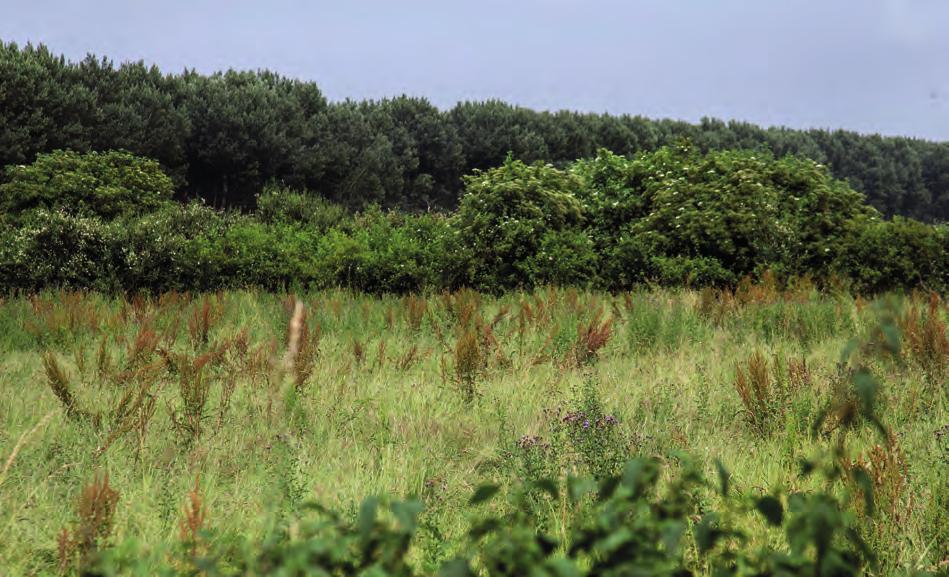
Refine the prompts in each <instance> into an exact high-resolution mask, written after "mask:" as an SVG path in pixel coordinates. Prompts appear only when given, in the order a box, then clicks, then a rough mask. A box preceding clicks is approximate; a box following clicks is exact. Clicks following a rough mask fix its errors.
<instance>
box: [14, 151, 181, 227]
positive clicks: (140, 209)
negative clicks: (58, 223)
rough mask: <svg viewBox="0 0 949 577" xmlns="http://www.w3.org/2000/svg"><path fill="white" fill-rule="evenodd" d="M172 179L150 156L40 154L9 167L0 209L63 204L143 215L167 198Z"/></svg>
mask: <svg viewBox="0 0 949 577" xmlns="http://www.w3.org/2000/svg"><path fill="white" fill-rule="evenodd" d="M173 192H174V184H173V183H172V180H171V179H170V178H169V177H168V176H166V175H165V173H163V172H162V170H161V167H160V166H159V165H158V163H157V162H155V161H154V160H150V159H147V158H142V157H138V156H134V155H132V154H129V153H127V152H121V151H110V152H88V153H85V154H80V153H78V152H73V151H69V150H57V151H55V152H50V153H48V154H40V155H39V156H38V157H37V158H36V161H35V162H34V163H33V164H31V165H29V166H22V165H20V166H10V167H8V168H7V171H6V182H4V183H3V184H0V212H3V213H8V214H18V213H22V212H25V211H29V210H31V209H36V208H45V209H60V208H62V209H68V210H71V211H75V212H79V213H81V214H85V215H96V216H101V217H103V218H114V217H117V216H121V215H127V214H143V213H146V212H148V211H151V210H155V209H157V208H159V207H161V206H162V205H163V204H165V203H167V202H169V201H171V196H172V193H173Z"/></svg>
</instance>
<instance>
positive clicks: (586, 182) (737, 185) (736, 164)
mask: <svg viewBox="0 0 949 577" xmlns="http://www.w3.org/2000/svg"><path fill="white" fill-rule="evenodd" d="M572 172H573V173H574V174H575V175H576V176H577V177H578V178H579V179H580V180H581V181H582V183H583V185H582V186H581V187H580V188H579V189H578V190H579V195H580V199H581V201H582V203H583V208H584V213H585V216H586V219H587V222H588V225H589V229H590V235H591V237H592V238H593V239H594V242H595V244H596V246H597V250H598V251H599V252H600V254H601V255H602V258H603V260H604V261H605V262H606V263H608V264H606V265H605V268H606V269H607V270H610V271H611V275H613V276H614V277H615V278H617V279H618V280H619V285H620V286H622V287H628V286H629V285H630V284H632V283H635V282H637V281H639V280H642V278H643V277H647V278H648V277H653V278H655V279H656V280H659V281H661V282H665V283H668V284H676V285H678V284H685V283H692V284H698V285H707V284H733V283H734V282H736V281H737V280H738V279H739V278H741V277H743V276H745V275H749V274H759V273H761V272H763V271H764V270H778V271H780V272H782V273H784V274H785V275H786V276H794V275H801V274H805V273H811V274H814V275H820V274H824V273H826V272H828V271H827V268H828V266H829V264H830V263H831V262H832V261H833V259H834V258H835V256H836V254H837V253H838V252H839V251H840V250H841V248H842V247H843V246H844V245H845V243H846V239H847V234H848V233H849V231H850V229H851V226H852V223H854V221H855V220H856V219H857V218H859V217H872V216H873V215H874V212H873V211H872V210H870V209H868V208H866V207H865V206H864V205H863V204H862V201H863V198H862V196H861V195H860V194H859V193H857V192H855V191H854V190H852V189H851V188H850V187H849V186H847V185H846V184H845V183H843V182H840V181H836V180H834V179H833V178H831V176H830V174H829V172H828V171H827V170H826V168H824V167H822V166H821V165H818V164H816V163H814V162H812V161H809V160H804V159H797V158H792V157H788V158H784V159H781V160H774V159H773V158H771V157H770V156H769V155H767V154H761V153H756V152H750V151H721V152H711V153H708V154H705V155H702V154H699V153H698V152H696V151H695V150H694V149H692V148H690V147H688V146H681V147H677V148H668V147H667V148H662V149H659V150H658V151H656V152H651V153H644V154H641V155H639V156H637V157H635V158H633V159H626V158H623V157H620V156H616V155H614V154H612V153H610V152H608V151H600V152H599V154H598V155H597V157H596V158H593V159H589V160H581V161H578V162H577V163H576V164H575V165H574V167H573V169H572Z"/></svg>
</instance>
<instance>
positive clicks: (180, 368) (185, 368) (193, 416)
mask: <svg viewBox="0 0 949 577" xmlns="http://www.w3.org/2000/svg"><path fill="white" fill-rule="evenodd" d="M164 354H165V358H166V361H167V363H168V365H169V368H171V369H172V370H174V371H175V372H176V373H177V375H178V395H179V397H180V398H181V409H180V411H175V412H173V413H172V415H171V419H172V422H173V423H174V425H175V429H176V430H177V431H178V432H179V433H181V434H183V435H184V441H185V442H186V443H193V442H195V441H197V439H198V438H199V437H200V436H201V432H202V430H203V425H202V423H203V421H204V419H205V408H206V406H207V402H208V398H209V396H210V392H211V384H212V379H211V378H210V377H208V375H207V373H206V372H205V368H206V367H207V366H208V364H209V363H210V362H211V360H212V359H213V357H214V354H213V353H205V354H203V355H198V356H197V357H194V358H191V357H189V356H188V355H186V354H176V353H170V352H165V353H164Z"/></svg>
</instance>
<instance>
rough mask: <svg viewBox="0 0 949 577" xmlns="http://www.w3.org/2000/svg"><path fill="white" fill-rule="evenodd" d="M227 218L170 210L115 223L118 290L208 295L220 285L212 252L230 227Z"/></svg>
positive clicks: (198, 208) (199, 209) (194, 207)
mask: <svg viewBox="0 0 949 577" xmlns="http://www.w3.org/2000/svg"><path fill="white" fill-rule="evenodd" d="M230 220H231V219H229V218H228V217H227V216H226V215H223V214H221V213H219V212H218V211H215V210H213V209H211V208H208V207H206V206H203V205H201V204H199V203H191V204H188V205H177V204H169V205H167V206H165V207H162V208H161V209H159V210H157V211H155V212H153V213H151V214H148V215H144V216H141V217H127V218H124V219H120V220H119V221H117V226H116V231H115V237H114V243H115V246H116V250H115V252H116V253H117V254H119V255H121V257H122V258H121V267H120V269H119V271H118V272H117V274H118V278H119V284H120V285H121V287H122V288H124V289H125V290H127V291H133V292H137V291H146V292H152V293H159V292H164V291H168V290H178V291H188V290H212V289H214V288H217V287H218V286H219V285H218V283H219V282H220V278H219V276H218V275H219V274H220V269H219V268H218V263H219V256H218V255H216V254H215V251H214V250H213V249H212V248H211V244H212V240H213V239H218V238H220V237H221V236H222V235H223V234H224V233H225V231H226V230H227V229H228V227H229V226H230Z"/></svg>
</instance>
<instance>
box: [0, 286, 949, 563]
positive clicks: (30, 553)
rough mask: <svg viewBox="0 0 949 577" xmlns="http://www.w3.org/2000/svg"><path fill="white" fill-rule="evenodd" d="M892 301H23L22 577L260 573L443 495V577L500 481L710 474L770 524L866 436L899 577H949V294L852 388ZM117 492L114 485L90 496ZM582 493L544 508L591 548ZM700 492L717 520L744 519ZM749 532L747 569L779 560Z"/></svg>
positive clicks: (17, 341)
mask: <svg viewBox="0 0 949 577" xmlns="http://www.w3.org/2000/svg"><path fill="white" fill-rule="evenodd" d="M884 300H889V299H878V300H870V301H867V300H863V299H861V300H859V301H858V300H854V299H850V298H849V297H841V296H828V295H821V294H817V293H814V292H812V291H796V292H782V291H778V290H777V289H776V288H774V287H767V286H765V287H756V286H754V285H749V286H744V287H741V289H740V290H739V291H735V292H723V291H703V292H701V293H698V292H692V291H664V290H656V291H639V292H635V293H627V294H618V295H610V294H605V293H596V292H583V291H577V290H563V289H544V290H538V291H535V292H531V293H511V294H506V295H501V296H499V297H490V296H486V295H481V294H478V293H474V292H471V291H460V292H455V293H445V294H438V295H426V296H412V297H368V296H361V295H357V294H353V293H351V292H347V291H328V292H324V293H314V294H300V295H295V296H291V295H275V294H266V293H252V292H235V293H221V294H215V295H196V296H188V295H178V294H169V295H164V296H161V297H154V298H132V299H108V298H105V297H102V296H99V295H94V294H83V293H46V294H40V295H35V296H33V297H30V298H25V297H11V298H7V299H5V300H4V301H3V303H2V304H0V327H26V326H29V327H30V328H29V330H25V329H24V330H23V331H22V333H17V334H16V335H15V336H11V337H9V338H6V337H0V456H2V457H3V458H4V459H5V460H4V463H9V464H8V465H5V466H4V473H3V475H0V573H3V574H10V575H18V574H50V573H57V572H59V571H60V569H61V567H62V568H63V569H64V570H66V571H67V572H73V573H75V572H78V571H80V570H81V568H82V564H83V563H87V564H88V563H91V559H92V558H93V557H95V556H96V555H97V553H96V551H100V550H102V549H103V548H110V550H111V548H112V547H113V546H119V548H118V549H116V550H117V551H121V545H122V544H124V543H129V542H130V539H131V538H135V539H137V540H138V542H139V543H148V544H149V545H150V547H149V548H147V549H146V550H144V551H143V550H141V549H136V551H139V553H137V554H138V555H140V557H141V558H140V559H138V561H139V562H140V563H141V566H142V567H144V568H145V569H143V573H142V574H148V570H149V569H155V568H157V567H159V566H162V565H163V564H166V561H167V559H168V558H169V556H172V557H174V555H173V554H172V553H171V551H172V550H175V551H179V552H180V551H184V552H185V553H186V554H185V558H187V559H190V561H187V563H186V565H187V567H190V568H191V569H190V570H192V571H195V572H196V571H200V570H201V569H200V563H198V561H200V558H201V557H202V556H203V555H205V554H207V553H212V552H213V553H215V554H218V555H223V556H225V557H226V558H227V559H228V560H229V561H230V562H234V563H237V560H238V559H239V558H240V553H241V551H240V546H239V545H237V544H236V543H239V542H240V540H241V539H246V540H248V541H253V542H255V543H261V542H262V541H261V540H262V539H263V542H266V539H268V538H270V537H274V536H275V535H277V534H279V535H282V537H280V539H285V538H290V539H291V541H292V537H293V535H294V534H295V533H294V531H301V532H306V531H308V530H309V529H307V528H304V527H302V526H301V525H295V524H294V523H296V518H295V517H292V516H291V513H292V514H296V513H299V512H300V511H302V510H304V509H305V508H306V504H307V503H309V502H319V503H322V504H325V505H328V506H330V507H332V508H333V509H334V510H337V511H340V512H341V513H340V515H341V521H340V522H341V523H343V525H345V524H346V523H348V522H349V521H353V520H358V519H359V518H360V513H359V510H358V504H359V503H360V502H362V500H363V498H364V497H366V496H367V495H374V494H389V495H420V496H422V497H421V498H422V501H423V502H424V505H425V512H424V513H421V514H419V516H418V530H417V532H416V533H415V534H414V535H415V536H414V537H412V539H413V540H412V541H411V542H412V543H413V545H412V546H411V547H410V548H409V549H408V550H407V551H408V552H407V555H408V561H409V562H411V563H412V564H414V566H416V567H420V568H421V569H420V571H421V572H422V573H434V572H435V571H436V570H437V569H438V568H439V567H441V566H442V565H443V563H444V562H445V561H447V560H449V559H450V558H451V557H452V556H454V555H455V554H457V553H458V552H459V551H462V550H463V549H464V548H465V547H468V541H467V539H468V537H467V536H466V535H467V531H468V529H469V527H468V525H467V524H466V521H465V519H466V518H467V517H466V515H467V513H466V511H467V509H466V503H467V501H468V499H469V498H470V495H471V492H472V489H473V487H474V486H475V485H477V484H479V483H481V482H484V481H487V482H493V483H495V484H498V485H505V486H507V485H509V484H510V482H511V481H512V480H513V479H515V478H519V477H526V476H529V475H532V474H534V473H532V471H533V472H535V473H536V472H544V474H545V475H553V476H554V477H558V476H559V477H560V478H561V480H562V481H563V483H566V482H567V481H566V479H567V474H568V473H575V474H584V473H590V474H594V475H600V476H603V475H607V474H608V472H615V470H616V468H617V467H618V466H620V465H618V463H621V462H622V461H623V460H624V459H626V458H629V457H636V456H642V457H646V458H656V459H658V460H659V461H660V462H663V463H665V464H666V466H668V467H671V469H664V470H667V471H668V473H663V477H662V479H666V477H669V478H672V477H674V476H675V475H674V473H676V472H678V471H681V470H682V467H684V466H685V465H684V463H685V459H686V457H685V455H686V454H688V455H691V456H692V458H693V459H694V460H695V462H698V463H705V464H706V466H705V470H704V472H705V473H706V475H707V476H708V477H710V478H714V477H715V475H716V474H717V473H716V472H715V471H716V469H715V468H714V467H713V465H712V463H714V462H715V461H716V460H718V461H719V462H721V463H722V465H723V467H724V468H725V469H727V470H728V471H729V472H730V473H729V477H728V478H729V484H730V491H731V492H732V493H733V494H735V495H740V496H742V497H744V498H747V499H760V498H763V497H764V496H766V495H770V494H771V492H772V490H774V491H777V488H778V487H789V486H790V487H791V488H793V489H794V490H796V491H799V492H801V493H803V494H810V493H814V492H817V491H822V490H823V488H824V484H823V482H822V481H820V480H819V479H816V478H812V477H800V476H799V475H798V474H799V467H800V462H801V460H802V459H803V458H805V457H806V456H807V455H809V454H811V453H813V452H814V451H817V450H819V449H820V448H821V447H825V446H828V444H831V445H832V444H833V443H832V441H833V440H834V439H835V438H836V437H837V436H839V435H842V434H843V432H842V431H843V427H842V425H839V423H842V422H845V421H846V422H847V423H848V425H847V426H848V427H849V428H848V429H847V433H846V434H847V435H848V444H847V447H849V449H848V450H849V451H850V452H848V453H847V454H846V455H842V456H841V457H840V458H839V459H837V461H836V462H837V463H838V465H837V466H838V467H839V468H840V469H841V470H843V469H844V464H845V463H846V464H847V466H852V467H853V468H854V470H856V469H859V470H863V471H866V472H867V478H868V479H869V481H870V482H871V483H872V485H873V488H874V494H875V495H878V503H877V505H878V508H879V509H880V510H881V511H885V514H883V516H875V517H872V518H871V517H869V516H864V513H865V511H863V510H862V509H861V508H860V507H862V505H859V504H858V503H857V501H856V500H855V502H854V503H855V504H854V506H853V509H852V510H851V511H850V513H851V514H853V515H854V517H855V518H856V519H858V525H857V527H858V528H859V530H860V531H861V532H863V534H865V535H866V537H867V539H868V541H869V542H870V543H872V545H873V547H874V550H875V551H876V553H877V556H878V558H879V565H878V568H877V569H876V570H875V571H876V573H877V574H901V573H906V572H909V571H911V570H917V569H925V570H931V571H938V570H941V568H944V567H946V566H947V565H946V564H947V562H949V551H947V550H946V549H945V546H944V544H945V543H946V539H947V538H949V533H947V530H946V528H945V527H946V525H947V523H946V522H947V521H949V517H947V516H946V514H945V513H944V509H945V505H946V504H947V503H949V483H947V481H946V477H947V476H946V475H944V474H943V473H942V471H944V470H945V463H946V456H945V455H947V454H949V450H947V449H945V446H949V445H946V444H945V443H946V440H945V439H947V438H949V434H943V433H944V427H945V425H946V422H947V419H949V398H947V397H949V395H947V389H949V388H947V387H946V386H945V384H946V383H945V366H946V365H945V363H946V357H945V355H946V352H945V350H944V348H945V347H944V344H945V337H946V319H947V310H946V307H945V305H944V302H943V300H942V297H941V296H939V295H936V296H935V297H932V296H930V295H916V296H912V297H910V298H904V299H893V300H894V301H895V303H896V305H895V306H897V307H898V310H897V311H896V314H895V319H896V320H895V325H894V326H895V327H897V330H898V332H899V333H901V334H902V335H903V338H902V348H901V349H900V350H899V351H897V353H895V354H894V355H889V356H888V355H886V354H884V353H883V350H882V349H874V348H873V347H866V348H865V350H862V352H861V354H862V357H861V364H860V365H859V366H858V365H856V364H853V363H851V364H841V357H840V351H841V350H843V349H845V348H846V346H847V343H848V342H849V341H850V340H851V338H853V337H854V336H855V335H865V334H867V333H868V331H870V329H871V328H872V327H873V326H875V325H876V323H877V318H876V315H877V312H876V309H877V305H878V304H880V302H882V301H884ZM884 337H885V335H883V336H882V337H881V338H884ZM863 369H870V370H872V371H873V372H874V373H875V374H878V375H879V379H880V381H881V382H883V383H885V389H884V391H885V392H882V393H881V394H880V395H881V396H880V403H881V407H882V411H883V412H882V413H881V414H882V415H883V416H882V417H881V419H882V420H883V422H884V424H885V425H886V426H887V428H888V429H889V430H890V431H892V433H893V435H894V437H893V438H894V441H893V444H892V445H890V444H889V443H887V442H881V441H880V440H879V439H878V438H877V437H875V433H874V427H873V425H872V423H870V422H869V421H868V420H867V419H866V418H865V417H860V416H859V411H858V410H857V409H859V407H860V397H859V396H858V395H857V393H856V392H855V389H854V388H853V387H852V386H851V385H850V383H852V382H853V381H854V379H855V378H858V377H859V378H861V379H862V378H863V377H862V375H863V374H864V373H862V372H861V370H863ZM858 380H859V379H858ZM861 382H862V381H861ZM861 386H863V385H861ZM866 386H867V387H870V388H872V387H871V385H866ZM838 401H839V402H838ZM848 403H849V404H848ZM831 406H832V407H834V408H835V409H834V410H837V412H836V413H833V414H832V415H831V416H830V417H828V420H827V421H826V422H825V423H824V424H823V425H822V426H821V427H819V428H817V429H816V430H815V431H814V432H813V434H810V431H811V430H810V428H809V425H810V423H811V422H812V421H814V419H815V418H816V417H817V416H818V413H819V412H820V411H821V409H822V408H827V407H831ZM848 407H849V408H848ZM827 410H828V411H830V409H827ZM557 411H560V412H559V413H558V412H557ZM51 413H52V414H53V416H52V417H50V418H49V420H48V421H46V424H45V425H44V426H43V427H42V428H41V430H38V431H37V432H36V433H31V431H33V430H34V429H35V428H36V427H37V423H39V422H41V421H42V419H43V416H44V415H49V414H51ZM568 414H569V415H571V416H570V418H569V419H567V417H568ZM580 414H582V415H583V417H584V418H579V415H580ZM828 414H831V412H828ZM554 415H559V416H558V417H555V416H554ZM851 415H857V416H856V417H852V418H851ZM607 417H609V419H607ZM565 419H566V420H565ZM585 421H588V422H589V423H590V424H589V427H586V428H585V427H584V422H585ZM598 423H599V425H598ZM835 423H836V424H835ZM590 431H593V433H591V432H590ZM21 439H24V440H23V441H22V442H21V441H20V440H21ZM877 445H879V448H875V447H877ZM11 454H13V455H15V458H14V459H12V460H8V458H9V456H10V455H11ZM105 467H107V468H108V470H109V476H108V479H107V480H103V477H101V476H100V477H98V478H97V477H95V475H94V472H95V471H96V470H100V469H104V468H105ZM199 475H200V479H201V481H200V484H198V483H197V482H196V481H195V479H196V478H197V477H198V476H199ZM851 477H854V475H852V476H851ZM84 486H89V487H93V488H91V489H89V490H88V495H87V496H86V497H81V499H85V504H84V505H81V506H80V505H79V504H78V500H79V499H77V498H76V496H77V495H81V494H83V493H82V488H83V487H84ZM560 489H563V491H564V492H563V493H562V494H561V495H560V497H561V499H560V500H552V501H551V500H548V498H547V497H543V496H542V495H543V494H545V492H546V490H545V489H543V488H537V487H535V488H534V489H532V491H533V493H532V494H533V495H535V497H532V499H533V500H532V501H531V502H532V503H534V505H536V507H537V508H536V511H538V512H539V514H542V516H543V519H544V521H543V522H544V523H546V524H549V525H544V526H545V527H548V526H549V527H551V528H556V530H554V529H551V530H552V531H553V534H555V535H558V536H559V537H558V538H561V539H568V538H569V536H570V535H571V526H570V522H569V520H570V519H571V518H572V517H571V515H572V513H571V511H572V509H571V505H570V503H569V499H568V497H567V495H568V493H569V491H567V490H566V485H563V486H562V487H560ZM862 489H863V485H860V484H857V485H854V486H853V487H851V489H850V490H852V491H854V492H855V493H856V492H859V491H861V490H862ZM690 490H692V489H690ZM694 491H696V492H697V493H696V495H698V496H699V497H700V500H701V501H702V502H703V503H705V505H706V506H708V507H710V508H714V507H716V506H718V505H721V504H723V503H725V502H726V500H725V499H724V498H723V497H722V496H720V495H718V494H717V493H716V492H715V491H706V489H703V488H699V487H696V488H695V489H694ZM501 493H502V494H503V493H504V491H501ZM119 495H121V498H119ZM183 504H184V509H183V508H182V506H183ZM534 505H532V506H534ZM492 507H497V509H498V511H504V510H507V509H506V507H507V506H506V505H503V504H501V503H500V502H498V503H496V504H492ZM380 510H381V509H380ZM390 513H391V511H390V512H389V513H386V515H388V514H390ZM84 518H88V519H89V521H88V524H89V526H88V527H85V528H84V527H83V526H82V523H83V522H84V521H82V519H84ZM366 518H368V517H366ZM736 518H741V519H744V517H741V516H740V515H739V516H737V517H736ZM96 519H99V521H96ZM387 520H388V517H384V516H382V517H377V518H376V521H377V522H378V523H382V524H385V523H386V522H387ZM212 521H213V523H212ZM354 522H355V521H354ZM367 523H368V521H367ZM741 523H743V524H742V525H741V526H740V529H742V530H743V534H744V535H745V536H746V537H745V539H746V540H747V543H748V546H749V547H765V546H772V545H774V543H776V542H779V541H780V539H779V538H778V536H777V535H776V533H774V532H770V533H769V532H768V531H762V530H760V529H761V527H760V523H758V522H754V521H752V520H745V521H741ZM698 524H699V521H698V520H693V521H690V526H689V528H688V531H690V532H691V531H692V530H693V529H694V528H695V526H697V525H698ZM341 526H342V525H341ZM341 526H340V527H341ZM373 526H374V527H377V528H378V527H381V525H373ZM394 526H396V527H397V526H398V525H397V524H396V525H394ZM90 527H91V528H90ZM95 527H99V528H95ZM331 527H333V529H332V530H333V531H336V530H338V529H339V527H337V526H336V525H332V526H331ZM64 528H65V533H64V532H63V529H64ZM106 528H108V531H106ZM281 528H282V529H281ZM211 529H213V531H210V530H211ZM339 530H341V529H339ZM212 533H213V536H212ZM346 534H347V535H348V534H349V533H346ZM355 534H356V533H353V535H355ZM372 534H375V533H372ZM688 534H691V533H688ZM80 535H85V536H80ZM89 535H94V536H96V537H95V538H92V537H88V536H89ZM399 535H402V533H399ZM403 537H404V535H403ZM403 537H399V538H403ZM274 538H276V537H274ZM353 538H354V539H355V537H353ZM280 542H281V543H283V542H284V541H280ZM83 551H85V553H84V552H83ZM689 555H692V554H691V553H690V554H689ZM84 558H85V559H86V560H85V561H83V559H84ZM693 561H694V559H693V560H692V561H689V563H692V562H693ZM690 567H692V568H693V569H695V570H696V572H698V573H701V572H702V568H701V567H700V566H697V565H694V564H693V565H690ZM181 568H182V571H185V570H186V569H185V568H184V566H181Z"/></svg>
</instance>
